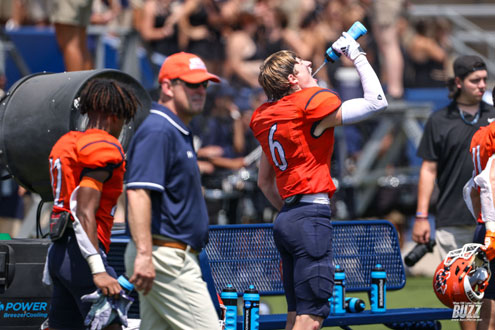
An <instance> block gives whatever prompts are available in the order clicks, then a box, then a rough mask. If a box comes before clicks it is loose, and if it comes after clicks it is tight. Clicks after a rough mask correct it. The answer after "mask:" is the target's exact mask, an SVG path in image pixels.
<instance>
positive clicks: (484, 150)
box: [470, 123, 495, 222]
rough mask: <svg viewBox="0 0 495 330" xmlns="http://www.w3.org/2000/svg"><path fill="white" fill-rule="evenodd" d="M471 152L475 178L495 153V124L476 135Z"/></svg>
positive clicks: (481, 129) (472, 141)
mask: <svg viewBox="0 0 495 330" xmlns="http://www.w3.org/2000/svg"><path fill="white" fill-rule="evenodd" d="M470 152H471V156H472V159H473V166H474V173H475V174H474V176H473V177H475V176H477V175H478V174H480V173H481V172H482V171H483V170H484V169H485V166H486V164H487V162H488V159H490V157H491V156H492V155H493V154H494V152H495V123H492V124H490V125H488V126H483V127H481V128H480V129H479V130H477V131H476V133H474V135H473V138H472V139H471V147H470ZM478 222H483V220H482V219H481V214H480V215H478Z"/></svg>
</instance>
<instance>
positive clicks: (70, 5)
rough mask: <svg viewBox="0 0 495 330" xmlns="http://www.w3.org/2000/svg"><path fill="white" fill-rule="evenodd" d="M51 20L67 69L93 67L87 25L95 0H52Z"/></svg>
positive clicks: (74, 69)
mask: <svg viewBox="0 0 495 330" xmlns="http://www.w3.org/2000/svg"><path fill="white" fill-rule="evenodd" d="M51 4H52V7H51V11H50V13H51V14H50V19H51V22H52V23H53V24H54V26H55V36H56V38H57V43H58V45H59V47H60V50H61V51H62V55H63V58H64V65H65V70H66V71H79V70H90V69H93V59H92V57H91V54H90V52H89V50H88V45H87V34H86V30H87V26H88V24H89V22H90V19H91V7H92V5H93V0H81V1H78V0H52V3H51Z"/></svg>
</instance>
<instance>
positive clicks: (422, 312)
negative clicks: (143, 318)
mask: <svg viewBox="0 0 495 330" xmlns="http://www.w3.org/2000/svg"><path fill="white" fill-rule="evenodd" d="M333 226H334V236H333V242H332V247H333V251H334V263H335V264H339V265H341V266H342V267H343V268H344V270H345V272H346V292H358V291H361V292H363V291H369V290H370V283H371V279H370V275H371V269H372V268H373V266H374V265H376V264H377V263H380V264H382V265H383V266H384V267H385V269H386V271H387V290H399V289H401V288H403V287H404V285H405V284H406V277H405V272H404V266H403V263H402V257H401V253H400V248H399V241H398V237H397V232H396V230H395V227H394V226H393V225H392V224H391V223H390V222H388V221H385V220H373V221H371V220H370V221H334V222H333ZM272 228H273V226H272V224H255V225H228V226H210V233H209V237H210V239H209V243H208V245H207V246H206V248H205V250H204V251H203V252H202V253H201V255H200V263H201V268H202V271H203V276H204V279H205V281H206V282H207V283H208V286H209V288H210V291H214V292H216V293H218V294H220V292H221V290H222V288H224V287H225V286H226V285H227V284H232V285H233V286H234V287H235V288H236V289H237V292H238V294H239V296H242V292H243V291H244V290H245V289H247V288H248V286H249V285H250V284H253V285H254V286H255V287H256V288H257V289H258V291H259V292H260V295H262V296H263V295H283V294H284V290H283V285H282V280H281V271H280V255H279V253H278V251H277V248H276V247H275V243H274V241H273V236H272ZM126 242H127V238H119V237H118V236H117V235H114V237H113V238H112V246H111V249H110V253H109V262H110V264H112V265H114V267H116V268H119V267H123V262H122V261H121V260H120V261H119V260H115V258H117V259H119V258H121V256H122V255H123V252H122V251H123V248H124V244H122V243H126ZM116 270H117V273H120V272H123V268H121V269H116ZM213 300H214V302H215V303H216V297H215V295H213ZM136 305H137V304H134V305H133V307H132V308H133V309H131V314H132V313H136V312H137V311H136V308H137V306H136ZM286 317H287V315H286V314H270V315H261V316H260V329H284V328H285V321H286ZM451 317H452V310H451V309H447V308H401V309H388V310H387V311H386V312H385V313H380V314H374V313H371V312H370V311H369V310H365V311H363V312H361V313H347V314H345V315H342V316H334V315H330V316H329V317H328V318H327V319H325V320H324V322H323V325H324V326H341V327H342V328H344V329H346V328H348V326H350V325H363V324H381V323H383V324H387V325H388V326H389V327H391V328H395V329H439V328H440V324H439V322H438V321H437V320H442V319H451ZM237 328H238V329H242V316H239V317H238V322H237Z"/></svg>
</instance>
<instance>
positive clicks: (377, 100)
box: [342, 55, 388, 125]
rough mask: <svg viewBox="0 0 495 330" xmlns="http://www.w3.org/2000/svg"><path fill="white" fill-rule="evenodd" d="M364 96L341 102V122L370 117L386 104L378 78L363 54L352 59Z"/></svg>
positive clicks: (348, 122) (350, 122) (351, 121)
mask: <svg viewBox="0 0 495 330" xmlns="http://www.w3.org/2000/svg"><path fill="white" fill-rule="evenodd" d="M354 66H355V67H356V70H357V72H358V73H359V77H360V78H361V85H362V86H363V91H364V98H358V99H352V100H348V101H345V102H344V103H342V124H343V125H347V124H355V123H357V122H360V121H362V120H363V119H366V118H368V117H370V116H371V115H372V114H374V113H375V112H377V111H381V110H385V109H386V108H387V106H388V103H387V99H386V98H385V93H383V89H382V85H381V84H380V80H378V77H377V75H376V73H375V71H374V70H373V68H372V67H371V65H370V64H369V62H368V59H367V58H366V56H364V55H360V56H358V57H357V58H356V60H355V61H354Z"/></svg>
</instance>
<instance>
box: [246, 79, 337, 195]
mask: <svg viewBox="0 0 495 330" xmlns="http://www.w3.org/2000/svg"><path fill="white" fill-rule="evenodd" d="M341 104H342V101H341V100H340V98H339V97H338V96H337V95H336V94H335V93H334V92H332V91H331V90H329V89H325V88H320V87H311V88H306V89H303V90H300V91H297V92H295V93H292V94H290V95H287V96H285V97H283V98H282V99H280V100H278V101H276V102H268V103H265V104H263V105H261V106H260V107H259V108H258V109H256V111H255V112H254V114H253V117H252V118H251V124H250V126H251V129H252V130H253V132H254V135H255V136H256V138H257V139H258V141H259V142H260V144H261V147H262V148H263V152H264V153H265V155H266V157H267V158H268V161H269V162H270V163H271V164H272V166H273V168H274V169H275V172H276V181H277V187H278V191H279V193H280V196H281V197H282V198H283V199H285V198H287V197H290V196H292V195H296V194H314V193H321V192H326V193H328V195H329V197H330V196H332V194H333V193H334V192H335V185H334V184H333V181H332V178H331V176H330V160H331V157H332V152H333V144H334V134H333V128H330V129H327V130H326V131H325V132H324V133H323V134H321V135H320V136H319V137H315V136H314V135H313V132H312V130H313V129H314V126H316V125H315V124H316V123H317V122H319V121H320V120H321V119H323V118H324V117H326V116H327V115H329V114H330V113H332V112H334V111H335V110H337V109H338V108H340V106H341Z"/></svg>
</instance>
